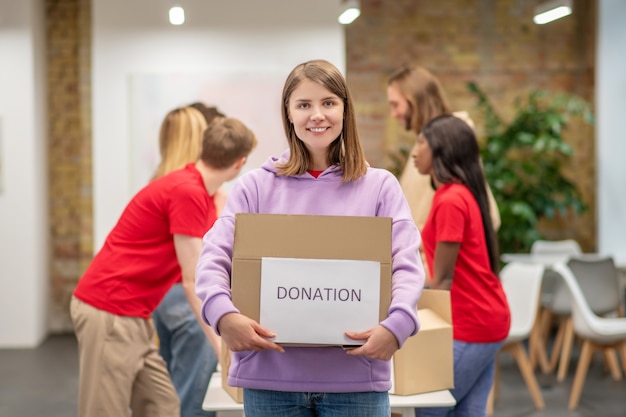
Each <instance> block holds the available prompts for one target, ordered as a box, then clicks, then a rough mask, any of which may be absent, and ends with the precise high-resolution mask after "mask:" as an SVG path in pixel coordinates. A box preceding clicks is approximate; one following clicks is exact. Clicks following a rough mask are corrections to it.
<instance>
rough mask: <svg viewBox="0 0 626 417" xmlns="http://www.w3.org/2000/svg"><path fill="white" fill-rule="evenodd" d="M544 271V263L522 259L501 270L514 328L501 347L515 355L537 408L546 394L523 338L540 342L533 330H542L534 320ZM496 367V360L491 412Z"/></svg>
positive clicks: (542, 406) (541, 407) (542, 403)
mask: <svg viewBox="0 0 626 417" xmlns="http://www.w3.org/2000/svg"><path fill="white" fill-rule="evenodd" d="M543 272H544V267H543V266H542V265H536V264H526V263H519V262H511V263H509V264H507V265H506V266H505V267H504V268H502V271H500V279H501V280H502V286H503V287H504V292H505V294H506V298H507V300H508V302H509V309H510V310H511V328H510V330H509V335H508V336H507V338H506V341H505V343H504V345H503V346H502V349H501V350H500V351H501V352H509V353H510V354H511V356H513V358H514V359H515V362H516V363H517V366H518V368H519V370H520V373H521V374H522V378H523V379H524V382H525V383H526V386H527V387H528V391H529V392H530V395H531V397H532V399H533V402H534V404H535V407H536V408H537V409H538V410H541V409H543V408H544V402H543V396H542V395H541V391H540V389H539V385H538V384H537V379H536V378H535V374H534V373H533V369H532V366H531V364H530V360H529V359H528V355H527V354H526V350H525V349H524V345H523V342H524V340H526V339H529V343H530V345H531V346H532V345H533V344H534V343H537V339H536V338H534V337H532V332H533V329H536V330H537V331H538V330H539V329H538V328H537V327H536V326H535V321H536V319H537V312H538V309H539V294H540V290H541V279H542V276H543ZM497 370H498V367H497V364H496V376H495V377H494V385H493V388H492V394H491V395H490V396H489V401H488V404H487V414H488V415H491V413H492V411H493V401H494V399H495V397H496V396H497V393H498V383H499V381H498V379H499V378H498V371H497Z"/></svg>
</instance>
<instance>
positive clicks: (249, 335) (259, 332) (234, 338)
mask: <svg viewBox="0 0 626 417" xmlns="http://www.w3.org/2000/svg"><path fill="white" fill-rule="evenodd" d="M217 326H218V329H219V331H220V334H221V335H222V340H224V343H226V346H228V348H229V349H230V350H231V351H233V352H239V351H242V350H256V351H259V350H265V349H271V350H277V351H279V352H284V351H285V349H283V347H282V346H280V345H278V344H276V343H274V342H271V341H269V340H267V338H272V337H275V336H276V334H274V333H272V332H270V331H269V330H267V329H266V328H264V327H262V326H261V325H260V324H259V323H257V322H256V321H254V320H252V319H251V318H248V317H246V316H244V315H243V314H240V313H228V314H226V315H225V316H223V317H222V318H221V319H220V321H219V323H218V324H217Z"/></svg>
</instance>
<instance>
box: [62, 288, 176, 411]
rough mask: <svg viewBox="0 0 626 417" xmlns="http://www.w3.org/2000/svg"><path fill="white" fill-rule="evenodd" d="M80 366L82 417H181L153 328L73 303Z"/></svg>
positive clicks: (138, 319) (76, 302)
mask: <svg viewBox="0 0 626 417" xmlns="http://www.w3.org/2000/svg"><path fill="white" fill-rule="evenodd" d="M70 313H71V316H72V322H73V323H74V329H75V331H76V337H77V339H78V353H79V365H80V384H79V393H78V416H79V417H112V416H115V417H118V416H119V417H124V416H132V417H161V416H163V417H165V416H167V417H179V416H180V403H179V400H178V396H177V394H176V390H175V388H174V385H172V381H171V379H170V375H169V373H168V372H167V367H166V365H165V361H164V360H163V358H161V356H160V355H159V351H158V348H157V346H156V343H155V330H154V326H153V325H152V323H151V322H150V321H149V320H145V319H142V318H138V317H125V316H116V315H114V314H110V313H107V312H105V311H102V310H99V309H97V308H94V307H92V306H90V305H89V304H86V303H83V302H82V301H80V300H79V299H77V298H75V297H72V301H71V304H70Z"/></svg>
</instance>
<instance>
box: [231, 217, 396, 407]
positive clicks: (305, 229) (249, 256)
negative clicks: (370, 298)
mask: <svg viewBox="0 0 626 417" xmlns="http://www.w3.org/2000/svg"><path fill="white" fill-rule="evenodd" d="M262 258H299V259H320V260H353V261H375V262H378V263H379V264H380V283H379V291H380V293H379V294H377V295H378V296H379V297H378V298H379V303H378V304H379V305H378V317H377V318H378V321H381V320H383V319H385V318H386V317H387V312H388V309H389V303H390V302H391V218H385V217H363V216H311V215H282V214H237V215H236V217H235V241H234V248H233V264H232V277H231V294H232V300H233V303H234V304H235V306H236V307H237V308H238V309H239V311H240V312H241V313H242V314H244V315H246V316H248V317H250V318H252V319H254V320H256V321H260V317H261V312H260V306H261V301H260V294H261V269H262ZM352 317H354V315H352ZM356 318H357V319H358V317H356ZM374 318H375V319H376V316H375V315H374ZM346 319H350V317H347V318H346ZM304 320H306V319H304ZM319 324H320V328H323V327H324V326H325V324H324V323H319ZM312 325H315V321H307V326H306V329H307V331H308V329H310V326H312ZM346 330H347V329H346ZM354 330H355V331H357V330H358V329H354ZM304 331H305V330H304V329H303V328H302V326H299V327H298V329H297V332H295V331H294V337H296V336H297V335H298V334H302V333H303V332H304ZM291 344H296V345H298V344H300V345H302V344H304V345H317V346H320V344H311V343H298V342H297V340H294V343H291ZM332 344H334V343H332ZM343 344H345V343H344V342H337V343H336V345H343ZM321 345H329V344H328V343H323V344H321ZM222 356H223V358H222V359H223V360H222V362H221V367H222V378H223V381H222V385H223V387H224V389H226V391H227V392H229V394H231V396H232V397H233V399H235V401H241V399H242V398H243V396H242V395H241V391H242V390H241V389H238V388H233V387H230V386H228V385H227V384H226V377H227V373H228V366H227V364H226V362H228V365H229V364H230V352H229V351H228V350H227V349H226V347H225V346H224V349H223V354H222ZM226 359H227V361H226Z"/></svg>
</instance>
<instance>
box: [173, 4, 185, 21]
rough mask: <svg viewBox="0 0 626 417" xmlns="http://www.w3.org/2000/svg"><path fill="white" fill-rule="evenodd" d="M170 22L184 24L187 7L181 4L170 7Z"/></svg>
mask: <svg viewBox="0 0 626 417" xmlns="http://www.w3.org/2000/svg"><path fill="white" fill-rule="evenodd" d="M170 23H171V24H173V25H182V24H183V23H185V9H183V8H182V7H180V6H174V7H172V8H171V9H170Z"/></svg>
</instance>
